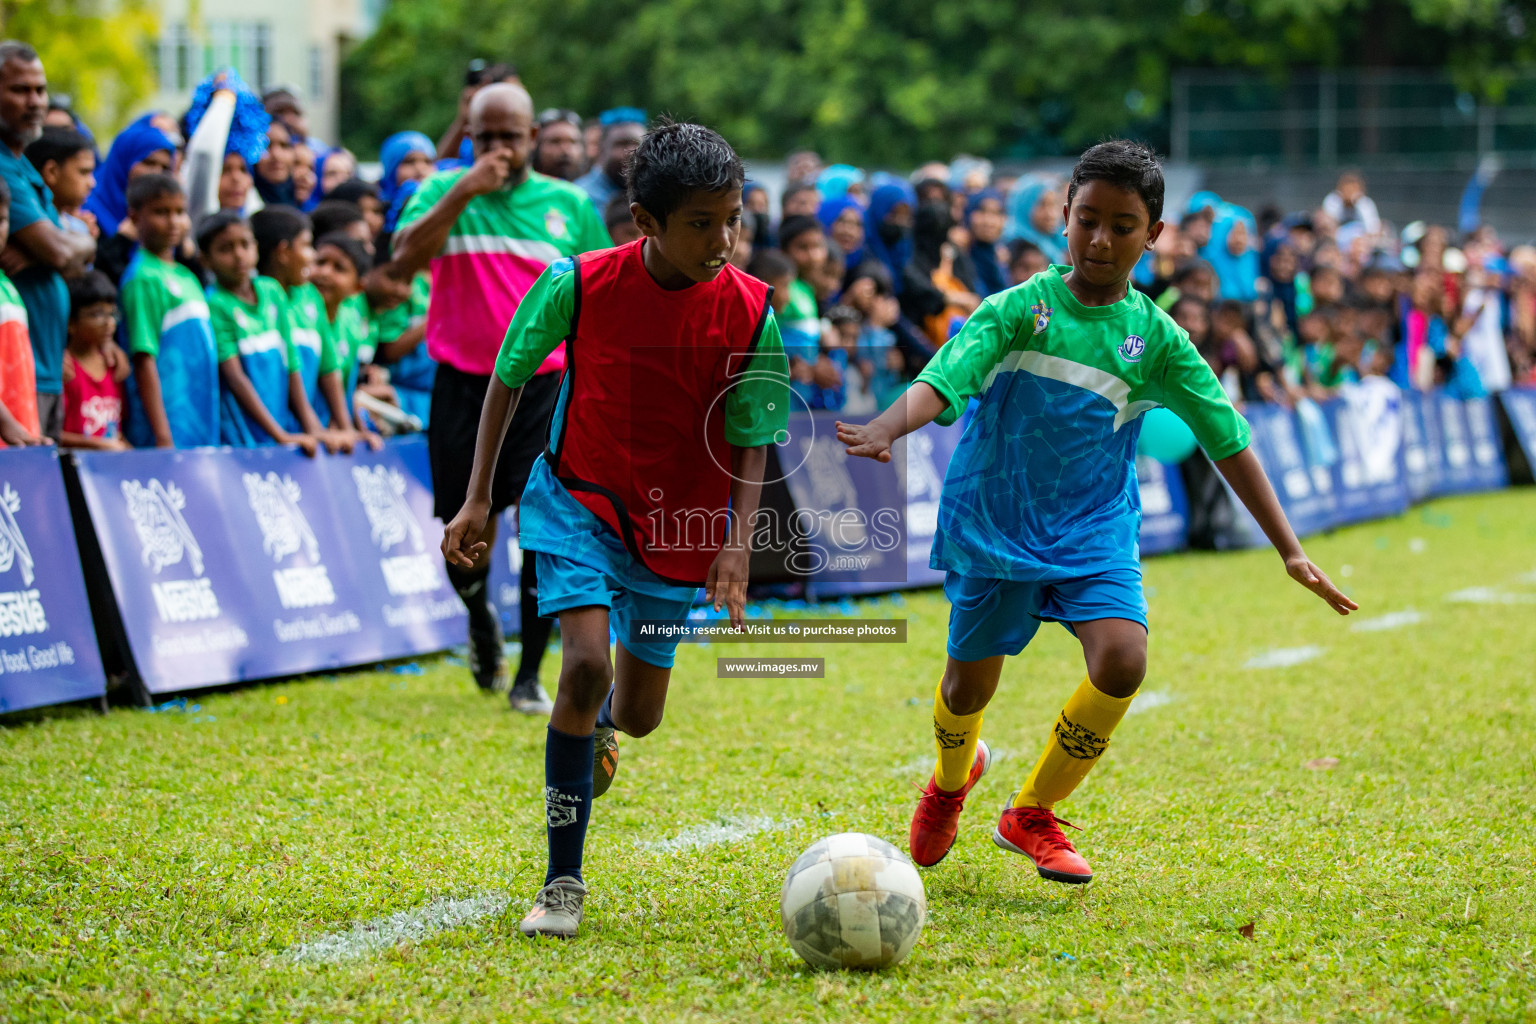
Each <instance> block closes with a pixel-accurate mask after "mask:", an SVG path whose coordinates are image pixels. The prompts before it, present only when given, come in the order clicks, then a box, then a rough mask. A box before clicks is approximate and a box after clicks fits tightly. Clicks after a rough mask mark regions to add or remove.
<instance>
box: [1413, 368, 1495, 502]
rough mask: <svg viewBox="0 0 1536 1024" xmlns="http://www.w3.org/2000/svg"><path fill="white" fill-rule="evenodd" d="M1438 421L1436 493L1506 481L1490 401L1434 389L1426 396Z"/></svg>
mask: <svg viewBox="0 0 1536 1024" xmlns="http://www.w3.org/2000/svg"><path fill="white" fill-rule="evenodd" d="M1425 402H1426V404H1427V405H1433V407H1434V409H1435V411H1436V413H1437V414H1438V416H1439V421H1440V451H1441V454H1442V457H1443V460H1444V461H1443V463H1442V465H1441V476H1440V486H1439V488H1438V489H1437V490H1436V493H1437V494H1465V493H1467V492H1470V491H1486V490H1490V489H1493V488H1496V487H1503V486H1504V485H1505V484H1506V483H1508V482H1509V473H1508V470H1507V469H1506V468H1505V466H1504V453H1503V448H1502V446H1501V445H1500V444H1499V429H1498V421H1497V420H1496V419H1495V417H1494V410H1493V403H1492V402H1491V401H1490V400H1488V399H1486V398H1474V399H1468V400H1466V401H1462V400H1460V399H1456V398H1452V397H1450V396H1449V395H1445V394H1440V393H1436V394H1434V395H1429V396H1426V397H1425Z"/></svg>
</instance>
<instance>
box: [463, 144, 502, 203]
mask: <svg viewBox="0 0 1536 1024" xmlns="http://www.w3.org/2000/svg"><path fill="white" fill-rule="evenodd" d="M511 173H512V154H511V153H508V152H507V151H506V150H502V149H495V150H492V151H491V152H489V153H487V154H485V155H484V156H482V157H479V158H477V159H476V160H475V165H474V166H473V167H471V168H470V169H469V171H468V172H467V173H466V174H465V175H464V177H462V178H460V179H459V185H460V186H461V187H462V188H463V189H464V190H465V191H466V192H468V193H469V194H470V195H472V196H483V195H489V194H490V193H492V192H495V191H497V190H498V189H500V188H501V187H502V186H503V185H505V184H506V181H507V178H508V176H509V175H511Z"/></svg>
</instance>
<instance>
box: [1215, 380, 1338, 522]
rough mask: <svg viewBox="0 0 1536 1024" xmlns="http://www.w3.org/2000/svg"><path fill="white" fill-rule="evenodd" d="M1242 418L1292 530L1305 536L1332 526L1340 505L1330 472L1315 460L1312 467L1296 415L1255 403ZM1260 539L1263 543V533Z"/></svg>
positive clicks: (1320, 462)
mask: <svg viewBox="0 0 1536 1024" xmlns="http://www.w3.org/2000/svg"><path fill="white" fill-rule="evenodd" d="M1243 415H1244V416H1246V417H1247V418H1248V423H1249V425H1250V426H1251V427H1252V428H1253V451H1254V454H1255V455H1256V456H1258V459H1259V462H1260V463H1261V464H1262V465H1263V467H1264V472H1265V473H1266V474H1267V475H1268V476H1269V480H1270V483H1272V484H1273V485H1274V488H1275V494H1276V495H1277V496H1278V497H1279V499H1280V506H1281V507H1282V508H1283V509H1284V510H1285V515H1286V518H1287V519H1289V520H1290V521H1291V528H1292V529H1293V530H1295V531H1296V534H1297V535H1298V536H1303V537H1304V536H1306V535H1308V534H1313V533H1318V532H1321V531H1323V530H1326V529H1328V528H1329V527H1331V526H1333V525H1334V522H1335V520H1336V518H1337V503H1336V501H1335V498H1334V495H1333V493H1332V492H1333V486H1332V481H1333V477H1332V472H1331V469H1330V468H1329V467H1328V466H1327V465H1325V464H1324V462H1323V460H1321V459H1318V458H1316V457H1314V458H1313V459H1312V460H1311V463H1310V464H1309V460H1308V457H1307V455H1306V454H1305V453H1304V452H1303V449H1302V444H1301V436H1300V434H1299V433H1298V429H1297V427H1298V425H1297V420H1296V416H1295V414H1293V413H1292V412H1291V411H1290V410H1288V409H1285V408H1282V407H1281V406H1277V405H1258V404H1254V405H1249V406H1248V407H1247V408H1245V409H1244V410H1243ZM1319 484H1326V487H1327V489H1326V490H1320V489H1319ZM1229 493H1230V492H1229ZM1233 500H1234V501H1235V500H1236V499H1235V498H1234V499H1233ZM1250 522H1251V519H1250ZM1254 526H1255V527H1256V526H1257V524H1254ZM1255 532H1257V531H1256V530H1255ZM1258 536H1259V539H1260V541H1261V542H1262V537H1263V534H1259V535H1258Z"/></svg>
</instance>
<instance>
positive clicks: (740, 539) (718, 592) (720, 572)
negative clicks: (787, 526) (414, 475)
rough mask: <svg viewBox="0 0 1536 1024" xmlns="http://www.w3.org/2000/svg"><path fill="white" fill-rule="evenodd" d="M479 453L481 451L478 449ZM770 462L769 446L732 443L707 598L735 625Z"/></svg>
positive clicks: (739, 616) (743, 610)
mask: <svg viewBox="0 0 1536 1024" xmlns="http://www.w3.org/2000/svg"><path fill="white" fill-rule="evenodd" d="M476 454H477V456H478V452H477V453H476ZM767 466H768V447H767V445H759V446H758V447H755V448H738V447H736V446H734V445H733V446H732V447H731V517H730V528H729V529H728V531H727V532H726V537H725V543H724V544H722V545H720V553H719V554H718V555H716V556H715V560H714V561H713V562H711V563H709V575H708V577H706V579H705V581H704V599H705V600H706V601H708V602H710V603H711V604H713V605H714V607H715V611H719V610H720V606H721V605H722V604H724V605H725V607H726V610H727V611H728V612H729V613H730V616H731V625H733V626H735V627H736V628H737V629H738V630H739V629H741V626H742V619H743V616H744V615H745V614H746V607H747V576H748V571H749V568H750V565H751V562H752V520H753V519H755V518H756V517H757V506H758V503H759V501H760V500H761V498H762V494H763V471H764V470H765V469H766V468H767Z"/></svg>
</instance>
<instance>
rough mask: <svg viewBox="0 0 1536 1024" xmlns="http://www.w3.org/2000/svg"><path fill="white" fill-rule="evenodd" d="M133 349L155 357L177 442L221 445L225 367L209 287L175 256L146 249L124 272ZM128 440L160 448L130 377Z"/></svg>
mask: <svg viewBox="0 0 1536 1024" xmlns="http://www.w3.org/2000/svg"><path fill="white" fill-rule="evenodd" d="M122 295H123V328H124V330H125V331H126V333H127V336H128V351H129V352H131V353H133V354H135V355H138V354H140V353H148V354H149V355H151V356H154V357H155V369H156V370H157V372H158V373H159V376H160V401H161V404H162V405H163V406H164V408H165V417H166V421H167V422H168V423H169V425H170V428H171V439H172V440H173V441H174V442H175V444H176V447H177V448H192V447H196V446H198V445H216V444H218V443H219V365H218V360H217V357H216V355H215V345H214V340H213V325H212V324H211V323H210V322H209V319H208V302H207V300H206V299H205V298H204V295H203V285H202V282H201V281H199V280H198V279H197V278H196V277H194V276H193V274H192V272H191V271H190V270H188V269H187V268H186V267H183V266H182V265H181V264H179V263H177V262H175V261H174V260H162V259H160V258H159V257H156V256H151V255H150V254H148V253H147V252H145V251H144V250H142V249H140V250H139V251H138V253H136V254H135V255H134V257H133V259H132V260H131V261H130V262H129V264H128V269H127V270H126V271H125V272H124V273H123V293H122ZM126 434H127V437H128V440H129V441H130V442H131V443H132V444H134V445H136V446H138V447H140V448H148V447H153V446H154V444H155V435H154V431H153V430H152V429H151V428H150V425H149V420H148V418H147V417H146V416H145V413H144V403H143V400H142V399H141V398H140V396H139V387H138V379H137V377H136V376H130V377H129V378H128V425H127V430H126Z"/></svg>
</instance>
